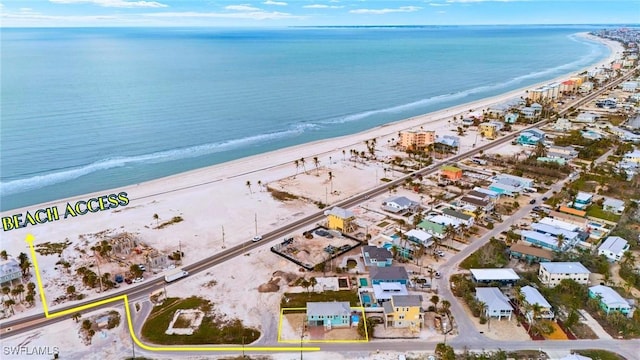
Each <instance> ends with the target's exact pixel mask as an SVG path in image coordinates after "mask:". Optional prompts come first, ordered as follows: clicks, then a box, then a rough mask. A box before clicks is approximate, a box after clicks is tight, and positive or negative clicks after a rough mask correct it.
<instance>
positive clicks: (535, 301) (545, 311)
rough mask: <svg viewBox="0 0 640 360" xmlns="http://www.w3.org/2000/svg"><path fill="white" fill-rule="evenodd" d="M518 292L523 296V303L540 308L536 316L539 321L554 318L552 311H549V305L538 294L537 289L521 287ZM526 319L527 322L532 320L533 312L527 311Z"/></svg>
mask: <svg viewBox="0 0 640 360" xmlns="http://www.w3.org/2000/svg"><path fill="white" fill-rule="evenodd" d="M520 292H521V293H522V295H523V296H524V301H526V302H527V304H529V305H538V306H540V312H539V314H538V318H541V319H553V317H554V316H555V315H554V314H553V311H552V310H551V304H549V302H548V301H547V299H545V298H544V296H542V294H540V291H538V289H536V288H534V287H532V286H528V285H527V286H523V287H522V288H520ZM526 317H527V320H529V322H531V321H532V320H533V310H529V311H527V312H526Z"/></svg>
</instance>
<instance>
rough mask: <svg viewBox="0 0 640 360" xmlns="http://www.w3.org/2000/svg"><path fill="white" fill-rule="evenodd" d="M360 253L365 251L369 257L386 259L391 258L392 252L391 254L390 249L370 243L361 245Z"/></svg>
mask: <svg viewBox="0 0 640 360" xmlns="http://www.w3.org/2000/svg"><path fill="white" fill-rule="evenodd" d="M362 253H363V254H364V253H367V254H368V256H369V259H375V260H377V261H387V259H391V258H393V254H391V251H389V250H387V249H385V248H383V247H376V246H371V245H365V246H363V247H362Z"/></svg>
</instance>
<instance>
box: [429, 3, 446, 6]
mask: <svg viewBox="0 0 640 360" xmlns="http://www.w3.org/2000/svg"><path fill="white" fill-rule="evenodd" d="M449 5H451V4H443V3H429V6H449Z"/></svg>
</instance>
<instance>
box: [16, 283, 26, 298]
mask: <svg viewBox="0 0 640 360" xmlns="http://www.w3.org/2000/svg"><path fill="white" fill-rule="evenodd" d="M16 293H17V294H18V297H19V298H20V302H22V300H23V299H22V294H24V285H22V284H18V286H16Z"/></svg>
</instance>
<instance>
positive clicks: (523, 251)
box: [510, 241, 553, 260]
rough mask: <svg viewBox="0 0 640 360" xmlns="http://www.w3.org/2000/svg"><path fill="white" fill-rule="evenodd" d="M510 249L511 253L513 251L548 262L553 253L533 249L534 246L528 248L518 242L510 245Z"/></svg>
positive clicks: (537, 248)
mask: <svg viewBox="0 0 640 360" xmlns="http://www.w3.org/2000/svg"><path fill="white" fill-rule="evenodd" d="M510 249H511V251H515V252H518V253H521V254H525V255H532V256H536V257H538V258H541V259H549V260H551V259H553V251H551V250H547V249H543V248H539V247H535V246H529V245H527V244H525V243H523V242H520V241H518V242H517V243H515V244H513V245H511V248H510Z"/></svg>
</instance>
